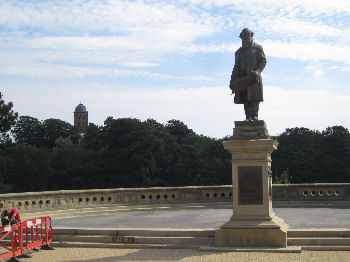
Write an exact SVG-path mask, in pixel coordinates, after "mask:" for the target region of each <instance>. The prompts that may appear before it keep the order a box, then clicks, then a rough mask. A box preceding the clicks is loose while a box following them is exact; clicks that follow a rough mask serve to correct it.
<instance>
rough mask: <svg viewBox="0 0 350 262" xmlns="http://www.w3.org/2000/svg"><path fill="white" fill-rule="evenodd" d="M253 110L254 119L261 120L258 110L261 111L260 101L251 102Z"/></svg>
mask: <svg viewBox="0 0 350 262" xmlns="http://www.w3.org/2000/svg"><path fill="white" fill-rule="evenodd" d="M251 112H252V120H253V121H254V120H259V119H258V112H259V102H253V103H252V104H251Z"/></svg>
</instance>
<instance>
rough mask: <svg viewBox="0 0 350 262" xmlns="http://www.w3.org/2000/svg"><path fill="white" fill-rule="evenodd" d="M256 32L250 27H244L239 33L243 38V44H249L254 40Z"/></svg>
mask: <svg viewBox="0 0 350 262" xmlns="http://www.w3.org/2000/svg"><path fill="white" fill-rule="evenodd" d="M253 36H254V33H253V31H251V30H250V29H248V28H244V29H243V30H242V32H241V33H240V34H239V37H240V38H241V39H242V45H243V46H248V45H250V44H251V43H252V42H253Z"/></svg>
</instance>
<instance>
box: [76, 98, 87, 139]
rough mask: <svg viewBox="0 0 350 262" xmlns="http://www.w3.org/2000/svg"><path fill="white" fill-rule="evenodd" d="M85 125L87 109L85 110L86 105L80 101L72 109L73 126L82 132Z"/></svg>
mask: <svg viewBox="0 0 350 262" xmlns="http://www.w3.org/2000/svg"><path fill="white" fill-rule="evenodd" d="M87 126H88V111H86V107H85V106H84V105H83V104H81V103H80V104H79V105H77V107H76V108H75V110H74V127H76V128H77V129H78V130H79V131H80V133H84V130H85V128H86V127H87Z"/></svg>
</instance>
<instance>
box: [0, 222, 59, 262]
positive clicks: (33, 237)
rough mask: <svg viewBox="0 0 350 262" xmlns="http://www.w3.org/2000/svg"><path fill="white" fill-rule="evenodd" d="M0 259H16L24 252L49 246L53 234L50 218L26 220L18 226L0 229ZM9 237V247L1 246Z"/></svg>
mask: <svg viewBox="0 0 350 262" xmlns="http://www.w3.org/2000/svg"><path fill="white" fill-rule="evenodd" d="M0 234H1V235H2V236H1V235H0V248H2V250H3V252H2V251H0V259H6V258H10V257H16V256H20V255H22V254H24V252H25V251H28V250H30V249H33V248H36V247H42V246H46V245H48V244H50V243H51V242H52V240H53V232H52V225H51V218H50V217H40V218H36V219H31V220H26V221H23V222H21V223H20V224H18V225H11V226H3V227H0ZM9 235H10V236H11V247H8V246H6V245H4V244H1V241H2V240H4V239H5V238H6V237H7V236H9Z"/></svg>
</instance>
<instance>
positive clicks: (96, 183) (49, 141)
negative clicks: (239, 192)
mask: <svg viewBox="0 0 350 262" xmlns="http://www.w3.org/2000/svg"><path fill="white" fill-rule="evenodd" d="M12 135H13V138H14V141H15V144H13V145H12V146H8V147H6V148H4V149H0V182H1V183H3V184H7V185H8V184H10V185H11V187H8V188H12V191H13V192H25V191H40V190H60V189H89V188H116V187H150V186H186V185H220V184H231V163H230V160H231V155H230V153H229V152H227V151H226V150H224V148H223V146H222V143H221V142H222V141H223V140H224V139H227V137H225V138H223V139H219V140H218V139H213V138H210V137H206V136H202V135H198V134H196V133H195V132H194V131H193V130H191V129H190V128H188V127H187V125H186V124H184V123H183V122H181V121H179V120H174V119H173V120H170V121H168V122H167V123H166V124H165V125H163V124H161V123H158V122H157V121H156V120H154V119H148V120H146V121H141V120H139V119H134V118H119V119H114V118H113V117H108V118H107V119H106V120H105V121H104V124H103V125H102V126H97V125H95V124H92V123H90V124H89V126H88V127H87V129H86V132H85V134H84V135H83V136H81V135H80V134H79V133H78V131H77V130H75V129H74V127H72V126H71V125H70V124H69V123H67V122H64V121H61V120H59V119H47V120H44V121H39V120H38V119H36V118H33V117H30V116H22V117H20V118H19V119H18V121H17V122H16V125H15V126H14V128H13V129H12ZM275 139H277V140H278V142H279V146H278V149H277V150H276V151H275V152H273V154H272V160H273V161H272V169H273V170H272V174H273V179H274V182H275V183H309V182H350V152H349V150H350V134H349V131H348V130H347V129H346V128H344V127H341V126H333V127H329V128H327V129H326V130H324V131H322V132H319V131H314V130H310V129H307V128H302V127H301V128H289V129H286V131H285V132H283V133H282V134H280V135H279V136H277V137H275ZM0 190H3V188H2V187H0Z"/></svg>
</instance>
